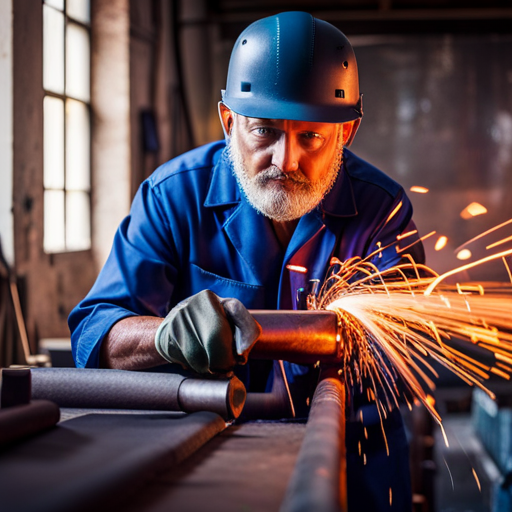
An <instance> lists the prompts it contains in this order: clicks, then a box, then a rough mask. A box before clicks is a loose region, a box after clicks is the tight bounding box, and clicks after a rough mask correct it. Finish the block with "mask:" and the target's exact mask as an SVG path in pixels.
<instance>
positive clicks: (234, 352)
mask: <svg viewBox="0 0 512 512" xmlns="http://www.w3.org/2000/svg"><path fill="white" fill-rule="evenodd" d="M260 333H261V327H260V325H259V324H258V323H257V322H256V320H254V318H253V317H252V316H251V315H250V313H249V312H248V311H247V309H246V308H245V306H244V305H243V304H242V303H241V302H240V301H239V300H238V299H222V298H220V297H218V296H217V295H215V293H213V292H212V291H210V290H203V291H202V292H199V293H197V294H196V295H192V297H189V298H188V299H185V300H183V301H182V302H180V303H179V304H177V305H176V306H175V307H174V308H173V309H171V311H169V313H168V315H167V316H166V317H165V319H164V321H163V322H162V324H161V325H160V327H159V328H158V331H157V332H156V335H155V346H156V349H157V350H158V352H159V354H160V355H161V356H162V357H163V358H164V359H166V360H167V361H169V362H171V363H179V364H181V365H182V366H183V367H184V368H186V369H191V370H193V371H195V372H197V373H228V372H230V371H231V370H233V368H234V367H235V365H236V364H245V363H246V362H247V359H248V357H249V352H250V350H251V348H252V346H253V345H254V343H255V342H256V340H257V339H258V337H259V335H260Z"/></svg>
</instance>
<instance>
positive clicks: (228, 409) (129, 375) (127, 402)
mask: <svg viewBox="0 0 512 512" xmlns="http://www.w3.org/2000/svg"><path fill="white" fill-rule="evenodd" d="M31 372H32V398H33V399H35V398H40V399H46V400H51V401H52V402H55V403H56V404H57V405H59V406H61V407H79V408H98V409H101V408H104V409H146V410H160V411H162V410H163V411H183V412H187V413H190V412H197V411H211V412H215V413H217V414H219V415H220V416H221V417H222V418H224V419H225V420H231V419H234V418H237V417H238V416H239V415H240V413H241V411H242V409H243V406H244V403H245V398H246V391H245V387H244V385H243V384H242V382H241V381H240V380H239V379H237V378H236V377H232V378H231V379H193V378H188V377H184V376H182V375H177V374H172V373H153V372H133V371H125V370H104V369H89V368H87V369H86V368H36V369H32V370H31Z"/></svg>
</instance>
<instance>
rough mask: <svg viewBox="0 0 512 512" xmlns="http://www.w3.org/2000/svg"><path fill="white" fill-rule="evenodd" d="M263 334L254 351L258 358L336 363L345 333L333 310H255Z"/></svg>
mask: <svg viewBox="0 0 512 512" xmlns="http://www.w3.org/2000/svg"><path fill="white" fill-rule="evenodd" d="M250 313H251V315H252V316H253V317H254V319H255V320H256V321H257V322H258V323H259V324H260V326H261V329H262V333H261V335H260V337H259V338H258V341H257V342H256V344H255V345H254V347H253V349H252V350H251V357H253V358H255V359H283V360H285V361H290V362H292V363H299V364H314V363H316V362H318V361H320V362H321V363H335V362H337V361H338V360H339V354H340V343H341V336H340V333H339V328H338V318H337V316H336V313H334V312H333V311H288V310H278V311H274V310H251V311H250Z"/></svg>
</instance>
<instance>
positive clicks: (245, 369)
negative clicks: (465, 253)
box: [69, 12, 423, 510]
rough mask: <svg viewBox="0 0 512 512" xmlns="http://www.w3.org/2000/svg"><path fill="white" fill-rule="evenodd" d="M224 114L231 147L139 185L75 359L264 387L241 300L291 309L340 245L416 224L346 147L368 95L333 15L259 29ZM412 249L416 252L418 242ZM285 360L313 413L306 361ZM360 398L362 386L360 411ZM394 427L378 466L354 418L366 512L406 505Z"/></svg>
mask: <svg viewBox="0 0 512 512" xmlns="http://www.w3.org/2000/svg"><path fill="white" fill-rule="evenodd" d="M219 113H220V118H221V122H222V126H223V128H224V131H225V134H226V142H224V141H222V142H215V143H212V144H208V145H206V146H204V147H201V148H198V149H196V150H193V151H191V152H189V153H187V154H185V155H182V156H180V157H178V158H175V159H174V160H171V161H170V162H167V163H166V164H164V165H163V166H161V167H160V168H159V169H158V170H157V171H156V172H155V173H154V174H153V175H152V176H151V177H150V178H149V179H148V180H146V181H145V182H144V183H143V184H142V185H141V187H140V189H139V191H138V193H137V195H136V197H135V199H134V202H133V205H132V209H131V213H130V215H129V216H128V217H127V218H126V219H125V220H124V221H123V222H122V223H121V225H120V227H119V230H118V232H117V234H116V237H115V240H114V245H113V249H112V253H111V254H110V257H109V259H108V261H107V263H106V264H105V267H104V268H103V270H102V272H101V274H100V276H99V277H98V280H97V282H96V284H95V285H94V287H93V288H92V290H91V292H90V293H89V295H88V296H87V297H86V298H85V299H84V300H83V301H82V302H81V303H80V304H79V305H78V306H77V307H76V308H75V310H74V311H73V312H72V313H71V315H70V319H69V322H70V328H71V331H72V342H73V355H74V358H75V361H76V364H77V366H79V367H96V366H99V365H100V366H105V367H112V368H122V369H143V368H148V367H154V366H158V365H161V364H164V363H167V362H171V363H177V364H174V365H171V368H178V369H180V368H181V367H184V368H187V369H191V370H193V371H195V372H197V373H226V372H230V371H232V370H233V369H234V370H235V371H236V372H237V373H238V374H239V375H240V376H241V378H242V379H243V380H244V381H245V383H246V385H247V386H248V389H249V390H252V389H257V388H258V386H261V381H262V380H266V378H267V373H268V372H267V373H265V372H263V373H265V374H264V375H263V379H262V369H261V367H255V366H254V365H253V366H252V367H251V364H252V363H251V362H250V364H248V365H244V366H242V364H243V363H245V362H246V361H247V359H248V356H249V353H250V348H251V346H252V344H253V343H254V341H255V340H256V338H257V336H258V334H259V332H258V326H257V325H256V324H255V322H254V321H253V320H252V317H251V316H250V315H249V314H248V312H247V310H246V308H248V309H251V308H253V309H293V308H294V307H295V297H296V295H297V290H298V289H299V288H301V287H306V286H307V283H308V281H309V280H310V279H319V280H322V279H323V278H324V276H325V273H326V271H327V268H328V265H329V261H330V259H331V257H332V256H336V257H338V258H339V259H340V260H342V261H343V260H346V259H348V258H350V257H353V256H361V257H365V256H367V255H369V254H371V253H373V252H374V251H376V249H377V248H378V247H385V246H387V245H388V244H391V243H393V242H395V241H396V237H397V235H399V234H400V233H402V232H405V231H409V230H411V229H414V225H413V223H412V220H411V217H412V208H411V205H410V203H409V201H408V199H407V197H406V195H405V193H404V191H403V189H402V188H401V187H400V186H399V185H398V184H396V183H395V182H393V181H392V180H391V179H389V178H388V177H387V176H385V175H384V174H383V173H381V172H380V171H378V170H377V169H375V168H374V167H372V166H371V165H369V164H368V163H366V162H364V161H363V160H361V159H359V158H358V157H357V156H355V155H354V154H352V153H351V152H350V151H348V150H346V149H344V147H346V146H348V145H349V144H350V142H351V141H352V139H353V138H354V135H355V133H356V131H357V128H358V126H359V122H360V120H361V117H362V103H361V96H360V94H359V85H358V74H357V64H356V60H355V56H354V52H353V50H352V47H351V45H350V43H349V41H348V40H347V38H346V37H345V36H344V35H343V34H342V33H341V32H340V31H339V30H338V29H336V28H335V27H333V26H332V25H330V24H329V23H326V22H324V21H321V20H318V19H315V18H313V17H312V16H310V15H309V14H306V13H301V12H288V13H282V14H279V15H277V16H272V17H269V18H265V19H262V20H259V21H257V22H255V23H253V24H252V25H250V26H249V27H248V28H247V29H246V30H245V31H244V32H243V33H242V34H241V35H240V37H239V38H238V40H237V42H236V44H235V46H234V49H233V53H232V56H231V61H230V66H229V71H228V78H227V87H226V90H225V91H223V95H222V102H221V103H220V104H219ZM409 242H410V240H409ZM413 251H415V252H416V254H414V257H415V259H416V260H417V261H421V260H422V259H423V254H422V249H421V245H420V244H418V245H417V246H415V247H414V248H413ZM399 260H400V255H399V254H398V253H397V251H396V247H395V246H391V247H389V248H388V249H385V250H383V251H381V252H380V253H379V252H377V254H376V255H375V257H374V258H373V259H372V261H373V262H374V263H375V264H376V265H377V266H378V267H379V268H384V267H387V266H391V265H393V264H396V263H397V262H398V261H399ZM294 266H300V267H303V268H304V269H305V272H302V273H296V272H294V271H293V268H295V267H294ZM207 290H208V291H207ZM234 333H236V335H235V334H234ZM285 366H286V373H287V377H288V379H289V382H290V386H291V388H292V394H294V399H295V401H296V404H295V405H296V407H297V408H298V410H299V411H301V410H305V408H306V405H305V398H304V397H305V396H306V394H304V393H302V394H301V386H303V381H304V375H306V374H307V373H308V370H309V369H308V368H306V367H302V366H298V365H293V364H290V363H285ZM359 406H361V407H364V404H363V403H362V402H361V403H359V401H358V399H357V397H356V398H354V399H353V400H352V408H353V409H354V410H353V414H356V413H357V407H359ZM369 416H371V415H369ZM369 421H370V420H369ZM388 423H389V425H387V426H386V428H387V429H388V437H389V438H390V443H392V445H393V446H394V447H396V450H394V451H393V452H392V454H391V456H390V457H387V458H386V457H385V456H384V457H382V439H381V438H379V439H380V441H379V442H378V443H377V444H376V445H375V446H374V447H373V448H372V447H371V446H370V447H369V448H368V449H369V450H370V453H369V454H368V457H369V459H371V462H370V461H369V463H368V467H365V466H364V465H363V463H362V459H361V458H359V457H358V454H357V453H356V452H355V450H357V448H356V447H357V441H355V439H356V437H357V435H360V432H359V430H361V428H362V427H361V426H360V425H357V426H355V427H354V429H353V430H354V433H353V434H351V433H350V428H349V429H348V437H347V445H349V444H350V445H351V447H349V470H350V471H349V489H360V493H359V495H358V493H357V492H356V491H355V490H354V492H353V493H352V494H351V495H349V500H355V499H356V497H357V496H358V497H357V504H358V505H357V507H358V509H359V510H378V509H379V508H378V507H379V506H380V505H379V503H380V502H382V500H384V503H385V506H386V507H389V503H388V502H389V488H390V487H393V488H394V489H395V491H394V496H395V499H394V509H395V510H400V503H401V502H402V503H403V504H404V510H405V509H407V508H409V509H410V489H409V488H408V476H407V468H406V465H407V460H406V453H407V452H406V451H404V450H402V449H401V448H400V447H402V448H404V447H405V441H404V438H403V430H402V426H401V422H400V420H399V415H398V413H397V414H395V415H393V414H392V415H390V418H389V420H388ZM372 425H373V426H375V425H376V423H375V422H374V423H373V424H371V421H370V423H369V424H368V425H366V426H367V428H368V429H373V430H376V429H377V430H378V429H380V424H379V425H377V427H378V428H377V427H376V428H373V426H372ZM393 425H395V426H396V428H395V429H394V430H393ZM358 429H359V430H358ZM351 436H353V437H354V439H352V438H351ZM393 436H395V437H396V439H394V437H393ZM373 442H374V441H373V439H372V443H373ZM372 451H373V452H374V453H373V454H372V453H371V452H372ZM398 454H400V455H398ZM404 454H405V455H404ZM404 457H405V458H404ZM370 466H371V468H370ZM370 471H374V472H380V476H379V477H378V481H377V480H376V479H375V478H373V477H371V474H370ZM404 471H405V473H404ZM368 482H369V483H368ZM397 482H398V483H397ZM400 487H401V488H402V491H400V490H398V491H397V489H400ZM383 492H384V496H382V494H383ZM361 494H363V495H364V498H361ZM351 496H352V498H351ZM396 496H398V497H396ZM361 499H363V501H361ZM364 500H366V501H364ZM353 503H354V506H356V505H355V503H356V502H355V501H353ZM364 504H366V506H367V507H369V508H365V506H362V505H364Z"/></svg>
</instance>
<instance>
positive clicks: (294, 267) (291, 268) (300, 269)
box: [286, 265, 308, 274]
mask: <svg viewBox="0 0 512 512" xmlns="http://www.w3.org/2000/svg"><path fill="white" fill-rule="evenodd" d="M286 268H287V269H288V270H289V271H290V272H298V273H299V274H306V273H307V271H308V269H307V268H306V267H303V266H301V265H286Z"/></svg>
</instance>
